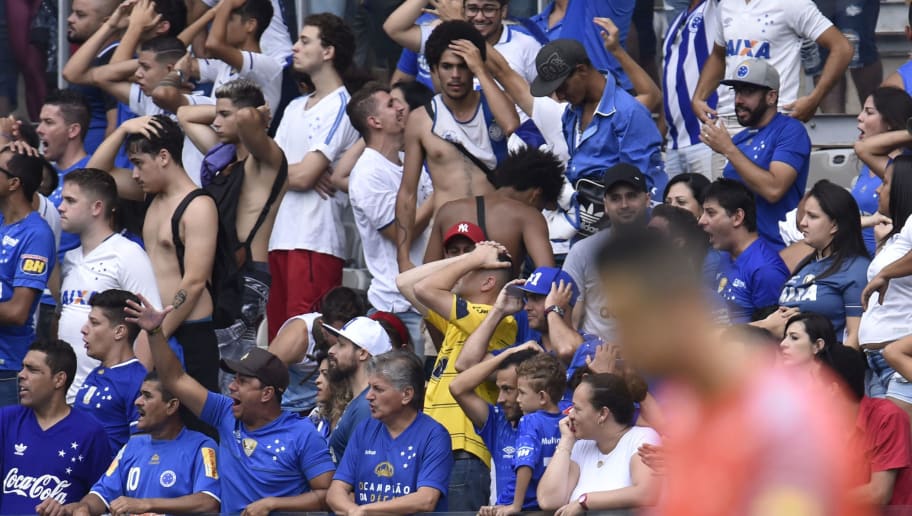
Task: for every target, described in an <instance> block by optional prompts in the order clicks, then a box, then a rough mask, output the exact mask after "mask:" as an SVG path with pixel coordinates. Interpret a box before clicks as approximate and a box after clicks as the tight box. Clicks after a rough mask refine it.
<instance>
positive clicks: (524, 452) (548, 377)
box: [508, 353, 567, 513]
mask: <svg viewBox="0 0 912 516" xmlns="http://www.w3.org/2000/svg"><path fill="white" fill-rule="evenodd" d="M566 377H567V370H566V369H565V368H564V366H563V364H561V362H560V360H558V359H557V358H556V357H555V356H553V355H551V354H549V353H539V354H537V355H535V356H533V357H531V358H529V359H528V360H526V361H524V362H523V363H521V364H519V367H517V368H516V388H517V389H516V390H517V394H518V395H517V397H516V401H517V403H518V404H519V409H520V410H522V413H523V417H522V418H520V420H519V430H518V432H517V436H516V457H515V458H514V459H513V469H514V471H516V491H515V493H514V496H513V503H512V505H511V506H510V507H509V508H508V509H509V512H510V513H513V512H520V511H523V510H529V506H530V505H531V504H532V503H534V500H535V499H536V498H535V491H536V487H537V486H538V480H539V479H540V478H541V477H542V475H544V474H545V467H546V466H547V465H548V462H549V461H550V460H551V456H552V455H554V448H556V447H557V443H558V441H560V429H559V428H558V423H559V422H560V420H561V418H562V417H564V415H563V414H562V413H561V411H560V409H558V407H557V402H558V401H560V399H561V397H562V396H563V395H564V389H565V388H566V382H567V380H566ZM537 509H538V506H537V505H535V508H534V509H533V510H537Z"/></svg>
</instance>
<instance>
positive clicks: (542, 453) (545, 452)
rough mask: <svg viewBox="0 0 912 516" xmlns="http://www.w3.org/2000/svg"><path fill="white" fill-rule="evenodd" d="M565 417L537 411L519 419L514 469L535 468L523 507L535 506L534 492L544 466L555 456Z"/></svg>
mask: <svg viewBox="0 0 912 516" xmlns="http://www.w3.org/2000/svg"><path fill="white" fill-rule="evenodd" d="M563 417H564V415H563V414H561V413H560V412H558V413H556V414H551V413H549V412H545V411H544V410H538V411H535V412H533V413H531V414H526V415H524V416H523V417H522V418H521V419H520V420H519V431H518V432H517V436H516V458H515V459H513V467H514V469H519V468H521V467H523V466H525V467H528V468H532V480H531V481H530V482H529V489H527V490H526V498H525V501H524V502H523V507H524V508H525V506H526V505H527V504H530V503H535V500H536V498H535V490H536V488H537V487H538V481H539V479H541V477H542V475H544V474H545V467H547V466H548V463H549V462H551V457H553V456H554V449H555V448H557V443H558V442H560V428H559V427H558V423H559V422H560V420H561V418H563Z"/></svg>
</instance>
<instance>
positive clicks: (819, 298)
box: [779, 256, 871, 341]
mask: <svg viewBox="0 0 912 516" xmlns="http://www.w3.org/2000/svg"><path fill="white" fill-rule="evenodd" d="M833 260H834V258H833V257H829V258H824V259H823V260H820V261H815V260H811V261H810V262H809V263H808V264H807V265H805V266H804V267H802V268H801V270H799V271H798V272H796V273H795V275H794V276H792V277H791V278H790V279H789V280H788V282H786V284H785V286H784V287H782V295H780V296H779V304H780V305H782V306H795V307H798V309H800V310H801V311H802V312H815V313H818V314H820V315H822V316H824V317H826V318H827V319H829V320H830V322H831V323H833V329H835V330H836V338H837V339H839V341H842V335H843V332H844V331H845V324H846V317H861V291H862V290H864V287H865V285H867V284H868V264H870V263H871V260H870V259H868V258H866V257H864V256H856V257H854V258H850V259H848V260H846V261H844V262H842V265H841V266H840V267H839V270H837V271H836V272H834V273H832V274H830V275H828V276H826V277H824V278H818V276H820V275H821V274H823V273H824V272H826V270H827V269H829V268H830V266H831V265H833Z"/></svg>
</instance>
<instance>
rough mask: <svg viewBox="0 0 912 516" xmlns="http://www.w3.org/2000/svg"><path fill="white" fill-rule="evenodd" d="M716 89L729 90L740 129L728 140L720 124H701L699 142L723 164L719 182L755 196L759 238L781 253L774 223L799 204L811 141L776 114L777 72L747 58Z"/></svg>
mask: <svg viewBox="0 0 912 516" xmlns="http://www.w3.org/2000/svg"><path fill="white" fill-rule="evenodd" d="M722 84H724V85H726V86H731V87H732V88H733V89H734V91H735V114H736V115H737V117H738V123H740V124H741V125H742V126H744V128H745V129H744V130H743V131H741V132H740V133H738V134H736V135H735V136H734V138H732V137H731V136H730V135H729V133H728V130H726V129H725V126H724V124H721V123H710V124H705V125H703V128H702V134H701V135H700V140H701V141H703V143H705V144H707V145H709V146H710V147H711V148H712V150H714V151H716V152H718V153H720V154H722V155H724V156H725V158H726V159H728V165H726V166H725V170H724V171H723V172H722V176H723V177H725V178H728V179H735V180H738V181H741V182H742V183H744V184H745V185H747V187H748V188H749V189H750V190H751V191H752V192H753V193H754V194H755V196H756V198H757V227H758V231H759V233H760V236H761V237H762V238H763V239H764V240H766V241H767V242H768V243H769V244H770V245H772V246H773V247H774V248H775V249H776V250H779V249H782V248H783V247H785V243H784V242H783V241H782V237H781V236H780V234H779V221H780V220H783V219H785V214H786V213H788V212H790V211H791V210H793V209H795V208H796V207H797V206H798V202H799V201H801V196H802V194H803V193H804V188H805V186H806V185H807V178H808V167H809V165H810V160H811V139H810V138H809V137H808V134H807V130H806V129H805V128H804V126H803V125H802V124H801V122H800V121H798V120H797V119H795V118H792V117H789V116H786V115H783V114H781V113H779V112H778V110H777V109H776V105H777V102H778V101H779V72H777V71H776V69H775V68H773V66H772V65H771V64H769V62H768V61H765V60H761V59H748V60H747V61H744V62H743V63H741V64H740V65H738V67H737V68H736V69H735V72H734V76H733V78H732V79H729V80H725V81H722Z"/></svg>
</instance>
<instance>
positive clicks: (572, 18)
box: [529, 0, 636, 90]
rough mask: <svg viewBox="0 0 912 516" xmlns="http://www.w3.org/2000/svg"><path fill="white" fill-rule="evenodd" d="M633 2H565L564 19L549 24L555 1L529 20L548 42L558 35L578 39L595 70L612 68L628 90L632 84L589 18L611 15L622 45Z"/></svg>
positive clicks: (603, 0) (607, 0)
mask: <svg viewBox="0 0 912 516" xmlns="http://www.w3.org/2000/svg"><path fill="white" fill-rule="evenodd" d="M635 5H636V2H635V0H582V1H579V2H574V1H571V2H569V3H568V5H567V11H566V13H565V14H564V17H563V19H561V20H560V21H559V22H557V23H556V24H554V25H553V26H550V27H549V26H548V18H550V17H551V13H552V11H554V2H551V3H549V4H548V5H547V6H545V8H544V9H543V10H542V12H541V13H540V14H537V15H535V16H533V17H531V18H529V20H530V21H532V22H533V23H535V24H536V25H537V26H538V28H539V29H540V30H541V32H543V33H544V34H545V35H546V36H547V37H548V39H549V40H551V41H554V40H555V39H558V38H573V39H575V40H578V41H579V42H580V43H582V44H583V47H585V49H586V55H588V56H589V60H590V61H592V66H594V67H595V68H598V69H608V70H611V73H612V74H613V75H614V76H615V77H617V79H618V82H619V83H620V84H621V87H622V88H624V89H625V90H630V89H633V84H632V83H631V82H630V79H628V78H627V74H625V73H624V69H623V68H622V67H621V64H620V63H619V62H618V61H617V59H615V58H614V56H612V55H611V53H610V52H608V51H607V50H606V49H605V43H604V41H602V36H601V30H600V29H599V28H598V27H597V26H596V25H594V24H593V23H592V19H593V18H611V20H612V21H613V22H614V24H615V25H616V26H617V28H618V33H619V35H618V40H619V41H620V43H621V46H624V45H626V41H627V32H628V31H629V30H630V22H631V20H632V19H633V10H634V6H635Z"/></svg>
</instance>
